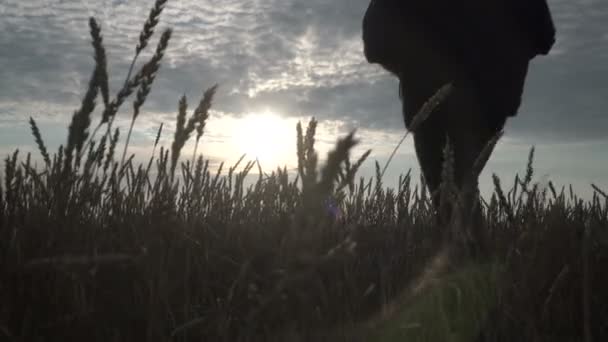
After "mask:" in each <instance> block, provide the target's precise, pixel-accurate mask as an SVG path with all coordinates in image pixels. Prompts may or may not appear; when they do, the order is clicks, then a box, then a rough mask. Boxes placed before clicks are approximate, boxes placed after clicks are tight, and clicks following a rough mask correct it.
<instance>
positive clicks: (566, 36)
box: [0, 0, 608, 194]
mask: <svg viewBox="0 0 608 342" xmlns="http://www.w3.org/2000/svg"><path fill="white" fill-rule="evenodd" d="M367 5H368V0H247V1H244V0H221V1H211V0H181V1H180V0H169V2H168V4H167V6H166V9H165V11H164V12H163V15H162V17H161V24H160V28H161V29H163V28H166V27H172V28H173V29H174V34H173V37H172V40H171V42H170V47H169V49H168V52H167V54H166V57H165V60H164V64H163V66H162V69H161V70H160V72H159V75H158V77H157V81H156V83H155V84H154V86H153V88H152V92H151V94H150V96H149V97H148V101H147V103H146V104H145V105H144V109H143V113H142V114H141V115H140V117H139V118H138V121H137V123H136V127H135V132H134V141H133V143H132V148H131V149H130V151H131V152H136V153H138V156H141V158H142V159H143V158H147V156H149V153H150V148H149V146H150V144H151V141H153V137H154V135H155V132H156V129H157V128H158V125H159V124H160V123H161V122H164V123H165V127H166V130H165V134H164V135H163V141H164V142H165V144H166V145H168V144H169V143H170V138H171V134H172V129H173V126H172V123H173V121H174V120H175V119H174V118H175V113H176V108H177V101H178V98H179V97H180V96H181V95H182V94H186V95H187V97H188V99H189V103H191V104H193V106H194V104H196V103H197V102H198V100H199V99H200V96H201V93H202V91H203V90H204V89H205V88H207V87H209V86H211V85H213V84H214V83H219V84H220V89H219V91H218V93H217V96H216V100H215V103H214V111H213V113H212V117H211V119H210V121H209V123H208V131H207V133H206V135H205V137H204V138H203V140H202V144H203V145H202V146H201V147H200V148H199V151H200V152H202V153H203V154H204V155H206V156H207V157H209V158H211V159H212V160H214V161H216V162H217V161H221V160H224V161H226V162H228V163H230V162H234V161H235V160H237V159H238V157H239V156H240V155H241V154H242V153H247V155H248V156H249V157H251V158H255V157H258V158H259V159H260V160H261V162H262V166H263V167H264V168H266V169H271V168H273V167H274V166H275V165H276V164H281V165H284V164H287V165H288V166H290V167H293V166H294V158H293V156H294V154H295V123H296V122H297V121H298V120H307V119H308V118H310V117H312V116H314V117H316V118H317V119H319V121H320V132H319V148H320V150H321V151H326V150H327V149H329V147H330V146H331V145H332V144H333V143H334V142H335V140H336V138H337V137H338V136H341V135H344V134H346V133H347V132H349V131H350V130H352V129H354V128H357V135H358V137H359V138H361V144H360V145H359V147H358V149H357V151H356V153H355V156H356V154H358V153H361V152H362V151H364V150H366V149H368V148H371V149H372V150H373V153H372V156H371V158H372V160H370V162H368V163H367V164H366V166H365V167H364V170H363V175H371V174H372V171H373V159H376V160H378V161H379V162H380V163H381V164H384V162H385V161H386V160H387V158H388V155H389V154H390V152H391V150H392V149H393V148H394V147H395V146H396V144H397V143H398V141H399V139H400V138H401V136H402V134H403V132H404V129H403V121H402V119H401V114H400V104H399V99H398V90H397V81H396V80H395V79H394V78H392V77H391V76H389V75H388V74H387V73H386V72H384V71H383V70H382V69H380V68H379V67H377V66H372V65H368V64H367V63H366V61H365V59H364V57H363V55H362V43H361V19H362V17H363V13H364V12H365V9H366V7H367ZM151 6H152V1H148V0H146V1H144V0H137V1H134V0H80V1H70V0H40V1H35V0H2V1H1V2H0V153H2V155H6V154H7V153H9V152H10V151H12V150H13V149H15V148H20V149H21V150H24V151H30V150H33V139H32V138H31V135H30V132H29V129H28V126H27V120H28V118H29V117H30V116H32V117H34V118H35V119H36V120H37V121H38V123H39V125H40V126H41V128H42V132H43V135H44V138H45V140H46V141H47V143H48V145H49V146H50V147H51V148H56V147H57V146H58V145H59V144H62V143H65V139H66V132H67V125H68V123H69V119H70V116H71V113H72V112H73V111H74V109H76V107H77V106H78V104H79V101H80V98H81V97H82V95H83V94H84V91H85V88H86V85H87V82H88V77H89V75H90V72H91V71H92V67H93V59H92V48H91V46H90V44H89V41H90V37H89V34H88V24H87V21H88V18H89V17H90V16H94V17H95V18H96V19H98V21H99V22H100V24H101V26H102V33H103V35H104V42H105V46H106V50H107V55H108V60H109V72H110V80H111V89H112V92H113V93H115V92H116V91H117V89H118V86H119V85H120V84H121V82H123V81H124V77H125V75H126V69H127V67H128V65H129V63H130V61H131V58H132V56H133V49H134V46H135V44H136V43H137V38H138V35H139V31H140V30H141V27H142V24H143V22H144V20H145V18H146V16H147V13H148V11H149V9H150V7H151ZM549 6H550V7H551V10H552V12H553V17H554V20H555V24H556V27H557V31H558V40H557V43H556V45H555V46H554V49H553V50H552V52H551V54H550V55H549V56H547V57H542V58H537V59H535V60H534V61H533V63H532V65H531V70H530V73H529V77H528V81H527V85H526V90H525V96H524V101H523V105H522V107H521V109H520V112H519V115H518V116H517V117H516V118H514V119H512V120H510V121H509V123H508V125H507V127H506V136H505V137H504V139H503V140H502V141H501V142H500V144H499V146H498V148H497V149H496V151H495V153H494V155H493V157H492V159H491V161H490V163H489V164H488V165H487V167H486V169H485V172H484V174H483V176H482V179H481V184H482V187H484V188H485V189H486V190H487V189H488V187H489V180H490V176H491V174H492V173H493V172H494V173H497V174H499V175H500V176H502V177H506V178H508V179H512V177H513V176H514V175H515V173H516V172H520V173H521V172H523V170H524V169H525V163H526V158H527V153H528V150H529V149H530V147H531V146H533V145H534V146H536V148H537V154H536V170H537V174H536V179H537V180H538V181H540V182H546V180H547V179H551V180H553V181H555V182H556V183H558V184H570V183H572V184H573V185H574V186H575V187H576V189H577V190H578V191H579V192H580V193H582V194H585V193H589V189H590V188H589V184H590V183H592V182H593V183H596V184H598V185H600V186H604V187H605V188H606V187H608V26H606V23H607V22H608V1H605V0H549ZM157 32H158V30H157ZM153 39H154V41H153V44H151V46H150V47H149V48H148V50H149V51H148V53H147V54H144V55H143V56H142V58H143V59H142V60H145V59H146V58H147V57H148V56H149V55H150V53H151V51H152V50H153V48H154V45H155V43H156V40H157V39H158V35H156V36H155V37H154V38H153ZM130 108H131V105H130V104H129V103H127V104H126V105H125V106H123V110H122V111H121V112H120V113H119V118H120V120H119V124H121V125H124V124H125V123H126V122H127V121H128V120H129V119H130V115H131V112H130ZM98 118H99V113H96V117H95V118H94V120H95V121H94V123H96V120H98ZM124 132H126V131H124V130H123V133H124ZM191 150H192V146H188V147H187V148H186V154H188V151H191ZM409 168H412V169H413V170H414V171H415V172H417V170H418V166H417V163H416V158H415V155H414V154H413V149H412V141H411V138H408V140H406V142H405V144H404V145H403V146H402V147H401V148H400V150H399V152H398V154H397V156H396V158H395V159H394V161H393V163H392V164H391V166H390V167H389V170H388V172H387V175H386V182H387V184H394V183H395V181H396V178H397V176H398V175H399V174H400V173H402V172H404V171H406V170H407V169H409ZM505 181H506V180H505Z"/></svg>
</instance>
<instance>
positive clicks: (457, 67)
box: [363, 0, 555, 205]
mask: <svg viewBox="0 0 608 342" xmlns="http://www.w3.org/2000/svg"><path fill="white" fill-rule="evenodd" d="M554 42H555V27H554V25H553V20H552V18H551V14H550V12H549V8H548V6H547V3H546V0H460V1H455V0H372V1H371V3H370V5H369V7H368V9H367V12H366V13H365V17H364V19H363V43H364V53H365V57H366V58H367V60H368V62H370V63H378V64H380V65H381V66H383V67H384V68H385V69H386V70H388V71H389V72H391V73H392V74H394V75H395V76H397V77H398V78H399V81H400V94H401V100H402V103H403V116H404V119H405V125H406V126H407V127H408V128H409V127H410V123H411V120H412V118H413V117H414V115H415V114H416V113H417V112H418V110H419V109H420V107H421V106H422V105H423V104H424V102H426V101H427V100H428V99H429V98H430V97H431V96H432V95H433V94H434V93H435V92H436V91H437V90H438V89H439V88H441V87H442V86H443V85H445V84H447V83H451V84H452V85H453V90H452V92H451V94H450V95H449V96H448V97H447V98H446V99H445V101H443V102H442V103H441V104H440V105H439V106H438V107H437V109H436V110H435V111H434V112H433V113H432V114H431V115H430V117H429V118H428V119H427V120H425V121H424V122H423V123H422V124H421V125H420V126H419V127H418V128H417V129H416V130H415V131H414V132H413V134H414V144H415V149H416V154H417V156H418V161H419V163H420V166H421V169H422V173H423V175H424V177H425V180H426V182H427V184H428V187H429V190H430V191H431V193H435V196H434V200H435V202H436V205H437V204H438V202H439V197H438V194H437V191H436V190H437V189H438V187H439V185H440V181H441V179H440V175H441V169H442V160H443V149H444V146H445V144H446V141H447V138H446V137H449V141H450V145H451V147H452V149H453V152H454V158H455V161H454V173H455V180H456V185H457V186H458V187H462V186H463V185H465V184H469V183H470V184H469V185H472V186H474V188H475V189H477V181H478V176H479V175H478V174H476V175H472V174H471V173H472V166H473V164H474V162H475V160H476V158H477V156H478V155H479V154H480V152H481V151H482V149H483V148H484V146H485V145H486V144H487V142H488V141H489V140H490V139H491V138H492V137H494V136H495V135H496V134H497V133H499V132H500V131H501V130H502V129H503V126H504V124H505V121H506V119H507V117H509V116H514V115H516V113H517V110H518V108H519V106H520V103H521V96H522V92H523V88H524V81H525V78H526V74H527V71H528V63H529V62H530V60H531V59H532V58H534V57H535V56H537V55H546V54H547V53H548V52H549V50H550V49H551V47H552V46H553V43H554ZM483 164H484V165H485V161H484V162H483ZM482 168H483V165H482ZM476 194H477V192H476ZM476 197H477V195H476Z"/></svg>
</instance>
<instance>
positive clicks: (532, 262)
mask: <svg viewBox="0 0 608 342" xmlns="http://www.w3.org/2000/svg"><path fill="white" fill-rule="evenodd" d="M164 4H165V1H160V0H159V1H156V3H155V6H154V7H153V9H152V11H151V12H150V17H149V18H148V19H147V21H146V23H145V25H144V28H143V30H142V33H141V36H140V40H139V43H138V45H137V47H136V50H135V51H136V54H135V57H134V59H133V65H135V61H136V59H137V56H139V53H140V52H141V51H142V50H143V49H144V48H145V47H146V46H147V45H148V41H149V40H150V39H151V38H152V36H153V33H154V27H155V26H156V24H157V23H158V20H159V16H160V14H161V12H162V8H163V6H164ZM90 30H91V35H92V40H93V46H94V50H95V61H96V66H95V70H94V72H93V73H92V76H91V81H90V83H89V88H88V90H87V91H86V93H85V95H84V97H83V101H82V105H81V106H80V108H79V109H78V110H77V111H76V112H75V114H74V116H73V118H72V121H71V123H70V126H69V131H68V139H67V143H66V145H65V147H64V146H62V147H60V148H59V149H58V151H57V152H55V153H53V154H52V155H51V154H49V152H48V151H47V149H46V147H45V144H44V141H43V138H42V134H41V132H40V130H39V129H38V127H37V125H36V122H35V121H34V120H33V119H31V120H30V125H31V129H32V133H33V136H34V139H35V141H36V144H37V145H38V147H39V150H40V153H41V155H42V159H43V161H44V165H43V166H42V169H41V170H38V169H36V168H35V167H34V165H33V163H32V161H31V158H30V155H27V156H26V158H25V159H24V160H22V159H20V158H19V153H18V151H15V153H13V154H12V155H11V156H8V157H7V158H6V161H5V170H4V175H3V176H2V180H3V182H2V183H1V184H2V185H0V303H2V305H0V339H2V340H9V341H10V340H14V341H34V340H45V341H66V340H76V341H78V340H87V341H144V340H145V341H167V340H174V341H200V340H204V341H273V340H276V341H310V340H314V341H320V340H340V339H342V340H346V341H352V340H355V337H361V336H368V339H367V340H379V341H380V340H381V341H389V340H396V339H397V340H398V339H400V338H408V339H410V340H419V341H446V340H452V341H461V340H470V339H471V338H473V337H477V338H478V340H483V341H528V340H537V341H572V340H582V339H585V340H591V338H592V337H593V338H594V340H597V341H600V340H605V339H607V338H608V304H607V303H608V292H607V291H606V288H608V277H607V276H606V274H605V272H604V269H605V267H606V265H607V264H608V254H607V253H606V250H607V249H606V247H607V246H608V233H607V229H608V198H607V197H606V194H605V192H603V191H602V190H601V189H599V188H597V187H596V188H595V191H596V194H595V195H594V197H593V199H592V200H591V201H583V200H582V199H580V198H578V197H577V196H576V195H575V194H574V193H573V192H572V191H570V192H568V191H566V189H565V188H562V189H559V190H558V189H556V188H555V186H554V184H553V183H549V187H548V188H547V189H541V188H539V186H538V185H537V184H534V183H533V182H532V179H533V167H532V162H533V154H532V153H531V154H530V158H529V163H528V168H527V171H526V174H525V175H524V177H523V180H522V179H520V178H519V177H518V176H516V177H515V182H514V183H513V187H512V188H511V189H509V190H505V189H503V187H502V185H501V182H500V180H499V179H498V178H497V177H495V178H494V181H495V193H494V194H493V195H492V197H491V198H490V200H489V202H488V203H484V205H483V208H482V209H483V214H484V219H485V230H486V236H487V239H488V241H487V244H488V246H490V247H491V248H490V250H491V251H492V253H491V256H490V260H488V262H484V263H481V264H479V263H477V262H471V261H467V260H458V261H457V262H455V260H454V259H453V258H451V257H450V256H451V254H450V253H449V251H450V248H451V247H453V246H452V245H449V244H448V245H447V247H446V244H445V241H444V239H443V236H444V232H445V231H446V229H452V228H451V227H441V226H437V224H436V222H435V213H434V210H433V206H432V204H431V201H430V197H429V195H428V194H427V193H426V191H425V190H424V189H425V188H424V183H423V182H422V183H421V184H419V185H415V184H414V183H415V182H414V181H413V180H412V179H411V176H410V174H409V173H408V174H406V175H403V176H402V177H400V180H399V184H398V186H397V187H396V188H394V189H387V188H384V186H383V185H382V173H383V172H382V170H381V168H380V166H379V165H378V164H376V169H377V176H376V177H375V178H373V179H363V178H359V179H357V178H356V173H357V170H358V168H359V167H360V166H361V165H362V163H363V162H364V161H365V159H366V158H367V157H368V156H369V151H368V152H366V153H365V154H364V155H363V156H361V157H360V158H358V159H357V160H356V161H351V159H350V156H349V153H350V150H351V148H352V147H353V146H354V145H355V144H356V139H355V138H354V135H353V134H350V135H348V136H346V137H344V138H342V139H339V140H338V142H337V144H336V147H335V149H334V150H333V151H332V152H331V153H330V154H329V157H328V161H327V163H326V164H325V165H324V166H323V167H320V166H319V165H318V156H317V152H316V151H315V147H314V145H315V129H316V121H314V120H313V121H311V122H310V123H309V125H308V127H307V129H306V131H304V129H303V128H302V126H301V125H298V126H297V130H296V139H297V146H298V150H297V156H298V175H297V177H296V178H295V179H294V178H291V177H290V176H289V175H288V173H287V171H286V170H285V169H277V170H275V171H272V172H270V173H269V174H264V173H263V172H262V170H259V164H256V162H255V161H249V162H247V161H244V160H240V161H239V163H237V165H233V166H232V167H229V168H228V172H223V171H222V169H223V168H222V167H220V169H219V170H217V171H215V172H214V171H212V170H211V169H210V166H209V161H208V160H205V159H203V158H202V157H196V155H195V158H193V160H192V161H185V162H180V157H179V156H180V151H181V150H182V148H183V147H184V146H185V144H186V143H187V142H188V140H189V138H190V136H191V135H192V134H193V133H194V131H196V138H195V139H196V142H198V140H199V139H200V138H201V136H202V135H203V134H204V126H205V122H206V120H207V119H208V111H209V109H210V108H211V103H212V98H213V96H214V94H215V89H216V88H215V87H211V88H210V89H209V90H207V91H206V92H205V93H204V95H203V97H202V99H201V101H200V103H199V105H198V106H197V109H196V110H194V112H193V114H192V116H191V117H190V118H189V119H187V118H186V115H187V102H186V99H185V97H184V98H182V99H181V100H180V101H179V104H178V107H179V108H178V116H177V122H178V124H177V129H176V131H175V132H174V141H173V144H172V145H171V148H170V149H167V148H165V147H164V146H160V147H159V149H158V150H157V147H158V146H157V145H158V142H159V138H160V136H161V134H162V125H161V127H159V130H158V134H157V138H156V141H155V144H154V151H153V157H151V159H150V160H149V162H148V163H147V164H146V165H135V164H133V162H132V160H133V159H132V156H131V157H129V158H126V157H125V156H126V151H127V147H128V142H127V143H126V144H125V149H124V151H123V156H122V158H120V161H119V160H118V159H117V158H116V155H115V150H116V146H117V144H118V141H119V136H120V135H119V131H118V129H114V130H112V127H111V126H112V122H113V118H114V117H115V115H116V113H117V111H118V110H119V108H120V106H121V105H122V104H123V103H124V102H125V101H126V100H128V99H129V97H130V95H132V94H133V93H134V92H135V91H137V93H136V98H135V100H134V112H133V113H134V114H133V120H132V124H133V123H134V122H135V119H136V117H137V116H138V114H139V111H140V108H142V105H143V104H144V102H145V100H146V96H147V94H148V92H149V89H150V86H151V85H152V82H153V81H154V78H155V76H156V73H157V72H158V71H159V67H160V62H161V60H162V57H163V54H164V51H165V49H166V47H167V44H168V43H169V38H170V34H171V31H165V33H163V34H162V35H161V39H160V42H159V44H158V47H157V50H156V53H155V54H154V55H153V57H152V58H151V60H150V61H148V62H146V63H144V64H143V66H142V67H141V68H140V69H139V71H137V72H136V73H135V74H134V75H133V76H132V75H131V70H132V69H133V67H132V68H131V70H130V71H129V74H128V75H127V77H126V81H125V83H124V85H123V87H122V88H121V89H120V90H119V92H118V93H117V94H116V96H115V97H114V98H110V97H109V90H108V88H107V84H108V75H107V72H106V71H105V70H106V65H105V64H106V59H105V52H103V51H104V49H103V41H102V39H101V29H100V27H99V26H98V25H97V23H96V22H95V21H94V20H93V19H92V20H91V22H90ZM444 91H445V89H444ZM99 96H101V98H102V102H103V109H102V110H101V112H102V114H101V120H100V124H99V125H98V126H97V127H96V129H95V130H94V131H93V133H92V134H89V133H88V132H89V126H90V122H91V115H92V113H93V112H94V109H95V101H96V99H97V98H98V97H99ZM104 125H106V130H105V133H104V134H101V137H97V136H96V133H97V131H98V129H99V128H100V127H103V126H104ZM131 127H132V126H131ZM112 132H113V134H112ZM128 139H129V138H128V137H127V141H128ZM497 139H498V138H497ZM492 143H495V141H494V142H492ZM449 153H450V151H449V149H446V155H448V156H449ZM482 157H483V156H482ZM446 160H449V158H446ZM240 163H244V165H240ZM256 165H257V167H258V172H259V178H258V180H257V182H255V183H254V184H253V185H251V186H246V185H245V182H244V180H245V178H246V176H247V175H248V173H250V172H251V170H252V169H253V168H254V167H256ZM152 168H154V170H153V169H152ZM445 170H446V171H445V172H446V179H448V180H446V182H445V184H444V186H443V187H444V188H446V189H447V188H450V187H451V184H450V182H449V170H450V165H449V163H447V164H446V166H445ZM176 172H177V173H178V175H179V176H180V177H176V176H175V173H176ZM446 191H447V190H446ZM452 222H454V221H452ZM486 265H498V266H497V267H491V270H493V271H492V272H484V271H483V270H484V269H486ZM480 270H481V271H480ZM494 270H498V271H496V272H495V271H494ZM488 275H491V277H490V278H488V277H487V276H488ZM378 313H383V314H378ZM372 323H373V324H372ZM404 327H405V328H407V329H406V330H407V332H406V333H405V335H404V333H403V329H402V328H404ZM404 336H405V337H404Z"/></svg>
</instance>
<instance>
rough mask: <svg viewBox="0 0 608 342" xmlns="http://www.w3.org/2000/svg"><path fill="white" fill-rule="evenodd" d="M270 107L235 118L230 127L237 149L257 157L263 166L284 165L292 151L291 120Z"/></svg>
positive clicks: (265, 167) (293, 143) (249, 158)
mask: <svg viewBox="0 0 608 342" xmlns="http://www.w3.org/2000/svg"><path fill="white" fill-rule="evenodd" d="M291 121H292V120H288V119H284V118H281V117H280V116H279V115H277V114H275V113H273V112H272V111H270V110H266V111H263V112H259V113H250V114H247V115H245V116H244V117H243V118H242V119H240V120H238V121H237V122H238V123H237V124H236V127H235V128H236V129H235V131H234V138H235V141H236V145H237V146H236V147H237V150H238V151H239V152H240V153H245V154H246V157H245V159H248V160H252V159H257V160H258V161H259V162H260V164H262V166H263V168H264V169H265V170H269V169H274V168H276V167H277V166H281V167H282V166H285V165H287V164H288V163H289V160H290V159H291V158H290V157H291V156H290V154H291V153H295V149H294V146H295V124H292V122H291Z"/></svg>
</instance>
